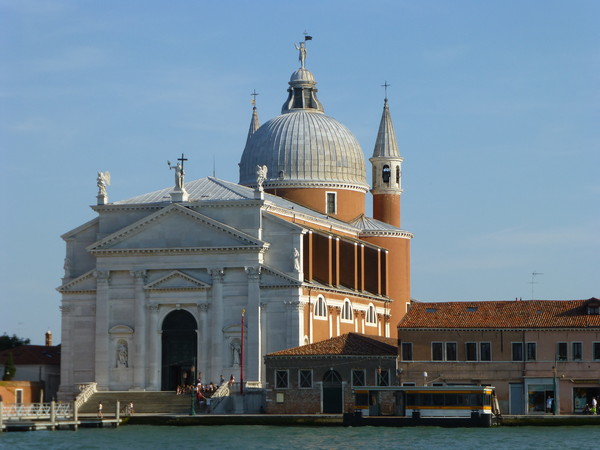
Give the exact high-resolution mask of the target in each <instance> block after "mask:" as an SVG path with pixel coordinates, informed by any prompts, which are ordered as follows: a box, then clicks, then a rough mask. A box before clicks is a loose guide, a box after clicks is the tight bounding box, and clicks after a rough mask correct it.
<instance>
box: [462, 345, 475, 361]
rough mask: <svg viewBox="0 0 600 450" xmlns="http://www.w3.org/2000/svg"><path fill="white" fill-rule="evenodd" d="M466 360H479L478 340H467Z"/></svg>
mask: <svg viewBox="0 0 600 450" xmlns="http://www.w3.org/2000/svg"><path fill="white" fill-rule="evenodd" d="M465 350H466V358H465V359H466V360H467V361H477V342H467V343H466V344H465Z"/></svg>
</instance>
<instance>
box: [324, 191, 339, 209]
mask: <svg viewBox="0 0 600 450" xmlns="http://www.w3.org/2000/svg"><path fill="white" fill-rule="evenodd" d="M325 195H326V197H325V199H326V202H327V210H326V211H327V214H335V213H337V194H336V193H335V192H327V193H326V194H325Z"/></svg>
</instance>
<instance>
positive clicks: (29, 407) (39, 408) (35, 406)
mask: <svg viewBox="0 0 600 450" xmlns="http://www.w3.org/2000/svg"><path fill="white" fill-rule="evenodd" d="M0 414H2V418H3V419H8V420H11V419H19V420H20V419H50V418H51V417H52V403H9V404H2V410H1V411H0ZM72 415H73V410H72V408H71V404H70V403H54V416H55V417H56V418H63V419H67V418H70V417H72Z"/></svg>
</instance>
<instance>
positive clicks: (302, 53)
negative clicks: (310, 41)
mask: <svg viewBox="0 0 600 450" xmlns="http://www.w3.org/2000/svg"><path fill="white" fill-rule="evenodd" d="M294 47H296V50H298V60H299V61H300V67H301V68H302V69H304V61H306V44H305V43H304V42H300V46H297V45H296V44H295V43H294Z"/></svg>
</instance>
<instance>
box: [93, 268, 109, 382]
mask: <svg viewBox="0 0 600 450" xmlns="http://www.w3.org/2000/svg"><path fill="white" fill-rule="evenodd" d="M94 276H95V277H96V317H95V319H96V343H95V346H96V360H95V381H96V383H98V390H105V389H108V385H109V379H108V368H109V349H108V323H109V320H108V319H109V317H108V314H109V308H108V302H109V300H110V286H109V284H110V271H108V270H96V271H95V272H94Z"/></svg>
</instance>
